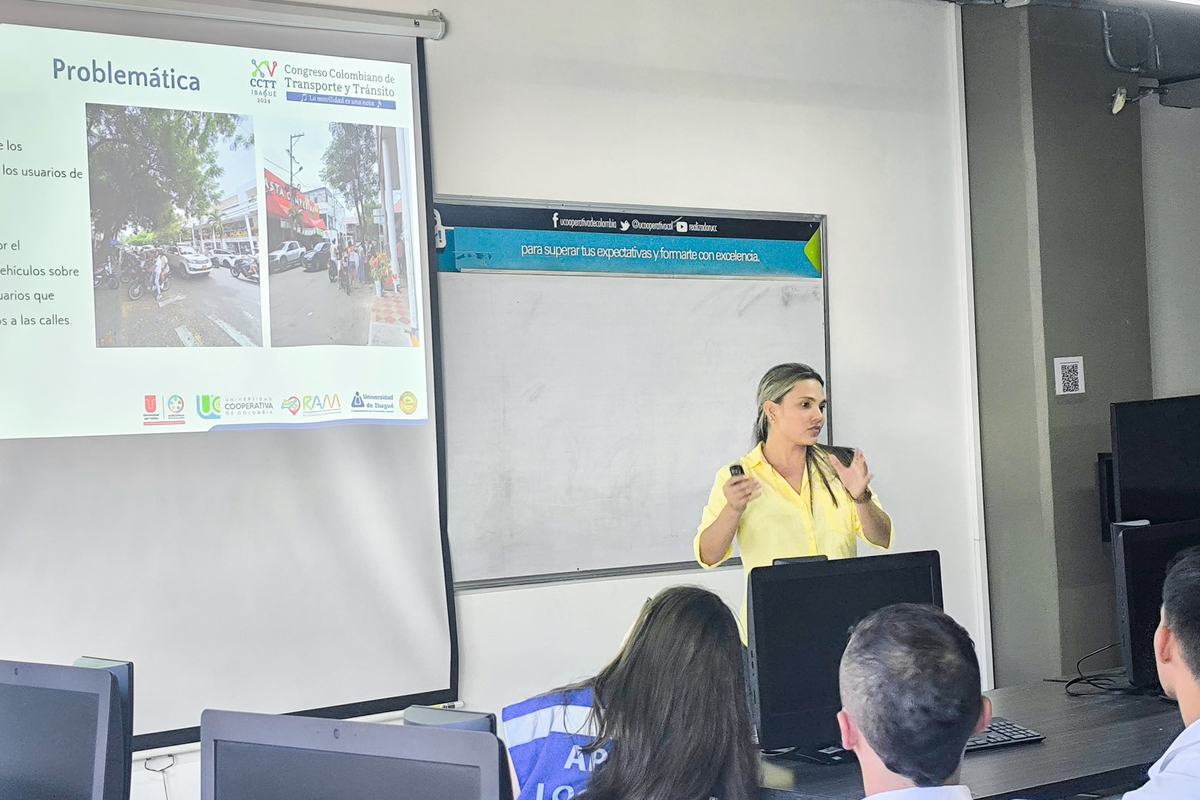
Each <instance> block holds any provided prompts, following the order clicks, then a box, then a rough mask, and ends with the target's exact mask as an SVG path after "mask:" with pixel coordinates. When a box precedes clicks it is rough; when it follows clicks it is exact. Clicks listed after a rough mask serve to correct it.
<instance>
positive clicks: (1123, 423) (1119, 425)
mask: <svg viewBox="0 0 1200 800" xmlns="http://www.w3.org/2000/svg"><path fill="white" fill-rule="evenodd" d="M1112 446H1113V482H1114V485H1115V489H1116V497H1115V503H1116V512H1117V518H1116V520H1114V521H1115V522H1128V521H1131V520H1139V519H1146V520H1149V521H1150V522H1152V523H1155V524H1157V523H1162V522H1180V521H1183V520H1189V519H1197V518H1200V395H1192V396H1190V397H1170V398H1164V399H1161V400H1143V401H1139V402H1133V403H1114V404H1113V406H1112Z"/></svg>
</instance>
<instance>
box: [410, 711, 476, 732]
mask: <svg viewBox="0 0 1200 800" xmlns="http://www.w3.org/2000/svg"><path fill="white" fill-rule="evenodd" d="M404 724H405V725H408V726H409V727H412V728H450V729H453V730H459V731H483V732H484V733H490V734H493V735H494V734H495V733H496V715H495V714H492V713H489V712H487V711H467V710H466V709H461V708H437V707H436V706H409V707H408V708H406V709H404Z"/></svg>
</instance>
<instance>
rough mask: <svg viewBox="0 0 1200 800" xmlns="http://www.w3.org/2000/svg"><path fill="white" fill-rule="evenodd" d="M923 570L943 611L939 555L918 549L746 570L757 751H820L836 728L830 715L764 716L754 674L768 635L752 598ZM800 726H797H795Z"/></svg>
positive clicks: (833, 704)
mask: <svg viewBox="0 0 1200 800" xmlns="http://www.w3.org/2000/svg"><path fill="white" fill-rule="evenodd" d="M915 568H922V569H926V570H928V571H929V574H930V583H931V588H932V589H933V604H934V605H936V606H937V607H938V608H942V607H943V600H942V567H941V555H940V554H939V553H938V551H936V550H921V551H917V552H913V553H894V554H885V555H877V556H865V557H861V558H841V559H834V560H832V561H805V562H799V563H794V564H778V565H775V566H770V567H755V568H754V569H752V570H750V576H749V581H748V586H747V592H746V628H747V638H748V649H747V657H748V671H747V676H746V683H747V687H748V689H749V693H748V694H749V698H750V704H751V716H752V717H753V720H754V723H755V727H756V729H757V731H758V742H759V746H760V747H762V748H763V749H768V750H770V749H776V748H780V747H800V748H809V747H811V746H816V747H822V746H825V745H828V744H833V743H834V742H825V741H820V742H818V741H815V740H816V739H817V738H818V736H819V734H820V733H821V732H832V731H836V729H837V722H836V720H835V719H834V716H833V714H831V715H830V717H829V719H814V717H815V716H816V715H813V714H808V713H805V714H798V713H797V712H788V713H786V714H775V713H768V712H767V711H766V710H765V709H764V708H763V703H762V700H761V697H762V693H761V686H760V680H759V671H758V662H759V658H758V648H759V646H760V641H761V639H762V638H763V635H764V633H765V632H766V627H765V622H764V621H763V619H762V617H761V615H760V616H758V617H757V618H756V617H755V614H754V608H755V605H756V602H755V601H756V599H757V600H758V604H759V605H761V603H762V602H763V594H764V593H765V592H766V590H767V589H768V587H770V586H772V585H774V584H777V583H793V582H799V583H803V582H805V581H808V580H812V579H816V578H831V577H832V578H846V579H851V578H853V579H856V580H862V579H869V578H870V577H871V576H872V575H876V574H879V573H886V572H893V571H897V570H910V569H915ZM839 704H840V700H839V698H837V697H834V698H832V702H831V703H830V707H831V708H833V709H834V711H835V712H836V706H837V705H839ZM797 721H799V722H800V723H801V724H796V723H797Z"/></svg>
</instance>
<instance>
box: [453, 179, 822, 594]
mask: <svg viewBox="0 0 1200 800" xmlns="http://www.w3.org/2000/svg"><path fill="white" fill-rule="evenodd" d="M432 203H433V208H434V209H436V208H437V207H438V206H439V205H440V204H443V203H446V204H450V205H454V204H458V205H473V206H494V207H497V208H512V207H516V208H549V209H556V210H561V211H578V212H580V213H605V212H609V213H619V214H620V213H628V214H639V213H641V214H652V215H655V216H662V217H671V216H688V217H726V218H729V219H752V220H768V221H778V222H815V223H817V225H818V228H817V230H818V232H819V233H820V236H821V264H820V268H821V302H822V304H823V306H824V309H823V311H824V313H823V321H824V325H825V365H824V372H823V373H822V376H823V377H824V379H825V396H826V400H827V401H828V402H829V407H830V408H831V409H832V408H833V400H832V398H833V388H832V387H833V378H832V375H831V373H832V369H833V357H832V355H831V353H832V349H831V346H830V341H829V340H830V336H829V270H828V268H827V266H828V263H829V257H828V256H829V236H828V229H829V217H828V215H826V214H800V213H795V214H793V213H787V212H780V211H746V210H741V211H734V210H729V209H719V208H691V207H676V206H649V205H619V204H616V203H579V202H573V201H564V200H531V199H518V198H506V197H484V196H477V195H454V194H434V196H433V201H432ZM585 232H586V231H585ZM638 235H640V234H634V236H638ZM695 238H697V239H699V238H702V237H695ZM703 238H706V237H703ZM430 251H431V253H432V254H433V255H432V256H431V257H432V263H431V264H430V274H431V275H432V276H433V280H434V283H436V282H437V280H438V279H439V276H440V271H439V270H438V268H437V254H436V249H435V245H434V242H433V237H432V236H431V237H430ZM461 274H464V275H473V274H475V275H477V274H489V275H495V274H517V275H554V276H559V277H563V278H568V277H576V276H584V277H604V278H653V279H664V278H665V279H670V280H676V279H680V280H684V279H690V280H714V279H722V280H738V279H739V278H740V279H749V280H775V281H781V282H789V281H795V280H797V278H796V277H795V276H780V275H763V276H754V275H655V274H647V273H641V272H639V273H632V272H630V273H626V272H569V273H568V272H550V271H547V270H490V269H465V270H462V271H461ZM442 394H444V393H442ZM442 394H439V397H442ZM443 399H444V397H443ZM825 436H826V441H827V443H832V441H833V414H832V413H827V414H826V416H825ZM447 458H449V454H448V453H447ZM445 491H446V486H445V485H443V492H445ZM444 499H445V501H446V503H447V504H449V497H445V498H444ZM447 534H448V535H449V536H453V534H452V533H450V532H449V531H447ZM741 563H742V561H741V559H740V558H736V557H735V558H731V559H729V560H727V561H725V562H723V563H722V564H721V565H720V566H719V567H717V568H716V569H722V568H725V567H731V566H737V567H740V566H741ZM691 569H695V570H702V569H704V568H703V567H701V566H700V565H699V564H697V563H696V562H695V561H668V562H662V563H656V564H640V565H633V566H621V567H601V568H598V569H580V570H573V571H569V572H542V573H533V574H529V575H509V576H506V577H503V578H480V579H478V580H469V581H455V583H454V590H455V591H456V592H465V591H475V590H480V589H498V588H511V587H514V586H535V585H539V584H547V583H563V582H567V581H581V580H595V579H599V578H618V577H628V576H631V575H652V574H656V573H663V572H679V571H683V570H691Z"/></svg>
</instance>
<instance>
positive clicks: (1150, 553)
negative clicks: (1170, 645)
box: [1113, 519, 1200, 689]
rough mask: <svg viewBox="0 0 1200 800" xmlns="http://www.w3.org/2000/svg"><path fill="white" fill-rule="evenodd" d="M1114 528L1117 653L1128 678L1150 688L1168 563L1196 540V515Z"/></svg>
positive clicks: (1199, 528)
mask: <svg viewBox="0 0 1200 800" xmlns="http://www.w3.org/2000/svg"><path fill="white" fill-rule="evenodd" d="M1115 530H1116V540H1115V542H1114V544H1113V568H1114V569H1115V571H1116V587H1117V619H1118V627H1119V628H1120V631H1121V656H1122V659H1123V661H1124V665H1125V672H1126V674H1127V675H1128V676H1129V682H1130V683H1132V684H1133V685H1134V686H1138V687H1143V688H1148V689H1153V688H1155V687H1157V686H1158V670H1157V669H1156V668H1155V666H1154V630H1155V628H1157V627H1158V621H1159V613H1160V610H1161V609H1162V589H1163V582H1164V581H1165V580H1166V578H1167V565H1168V564H1170V563H1171V559H1172V558H1174V557H1175V554H1176V553H1178V552H1179V551H1180V550H1183V549H1185V548H1188V547H1191V546H1192V545H1200V519H1193V520H1188V521H1186V522H1170V523H1166V524H1164V525H1145V526H1143V527H1140V528H1119V527H1118V528H1116V529H1115Z"/></svg>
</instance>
